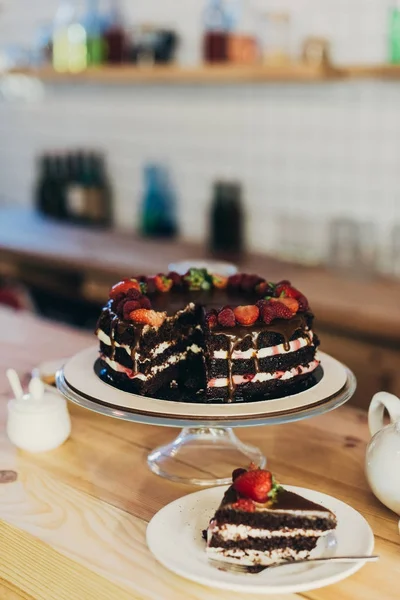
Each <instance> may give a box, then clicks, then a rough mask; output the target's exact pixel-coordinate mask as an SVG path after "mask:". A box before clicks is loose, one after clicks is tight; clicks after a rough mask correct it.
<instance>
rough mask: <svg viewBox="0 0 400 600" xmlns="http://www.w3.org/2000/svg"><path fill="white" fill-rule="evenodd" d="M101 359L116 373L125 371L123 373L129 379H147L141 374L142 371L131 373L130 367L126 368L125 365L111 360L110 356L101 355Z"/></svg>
mask: <svg viewBox="0 0 400 600" xmlns="http://www.w3.org/2000/svg"><path fill="white" fill-rule="evenodd" d="M102 359H103V360H104V362H106V363H107V364H108V366H109V367H111V369H112V370H113V371H117V372H118V373H125V375H127V376H128V377H129V379H141V380H142V381H146V379H147V377H146V375H143V373H133V371H132V369H128V368H127V367H124V365H120V364H119V363H118V362H116V361H115V360H111V358H108V356H104V355H103V356H102Z"/></svg>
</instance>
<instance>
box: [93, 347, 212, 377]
mask: <svg viewBox="0 0 400 600" xmlns="http://www.w3.org/2000/svg"><path fill="white" fill-rule="evenodd" d="M189 350H190V351H191V352H193V353H194V354H197V353H199V352H201V351H202V350H201V348H200V346H197V344H192V345H191V346H188V347H187V348H186V350H185V351H184V352H181V353H180V354H173V355H172V356H170V357H168V359H167V360H166V361H165V362H164V363H162V364H161V365H155V366H154V367H152V368H151V370H150V374H149V375H147V376H146V375H144V374H143V373H133V372H132V370H131V369H128V368H127V367H124V365H121V364H120V363H118V362H116V361H115V360H112V359H111V358H109V357H108V356H104V355H103V356H102V359H103V360H104V361H105V362H106V363H107V364H108V365H109V366H110V367H111V368H112V369H113V371H117V372H119V373H125V374H126V375H127V376H128V377H129V378H130V379H142V380H143V381H146V380H147V379H148V378H149V377H152V376H153V375H155V374H156V373H159V372H160V371H163V370H164V369H166V368H167V367H169V366H170V365H173V364H175V363H177V362H179V361H181V360H183V359H185V358H186V354H187V352H188V351H189Z"/></svg>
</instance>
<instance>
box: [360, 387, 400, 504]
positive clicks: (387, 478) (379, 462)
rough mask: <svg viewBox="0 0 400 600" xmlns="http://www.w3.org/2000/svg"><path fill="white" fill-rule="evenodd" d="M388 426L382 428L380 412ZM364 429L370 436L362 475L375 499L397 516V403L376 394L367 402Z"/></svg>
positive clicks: (399, 459)
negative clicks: (388, 422) (368, 431)
mask: <svg viewBox="0 0 400 600" xmlns="http://www.w3.org/2000/svg"><path fill="white" fill-rule="evenodd" d="M385 408H386V409H387V411H388V413H389V416H390V421H391V422H390V424H389V425H386V426H384V425H383V413H384V409H385ZM368 425H369V430H370V433H371V435H372V436H373V437H372V439H371V441H370V443H369V444H368V448H367V454H366V460H365V471H366V475H367V479H368V483H369V485H370V486H371V489H372V491H373V493H374V494H375V496H376V497H377V498H378V499H379V500H380V501H381V502H382V503H383V504H385V506H387V507H388V508H390V509H391V510H393V511H394V512H395V513H397V514H398V515H400V399H399V398H397V397H396V396H394V395H393V394H388V393H387V392H378V393H377V394H375V396H374V397H373V398H372V400H371V404H370V405H369V411H368Z"/></svg>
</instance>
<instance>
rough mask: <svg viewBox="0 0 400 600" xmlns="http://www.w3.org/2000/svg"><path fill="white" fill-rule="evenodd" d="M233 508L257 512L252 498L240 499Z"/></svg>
mask: <svg viewBox="0 0 400 600" xmlns="http://www.w3.org/2000/svg"><path fill="white" fill-rule="evenodd" d="M232 508H236V509H237V510H243V511H245V512H254V511H255V510H256V507H255V504H254V502H253V501H252V500H250V498H239V500H237V502H235V503H234V504H232Z"/></svg>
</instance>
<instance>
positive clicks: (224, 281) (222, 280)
mask: <svg viewBox="0 0 400 600" xmlns="http://www.w3.org/2000/svg"><path fill="white" fill-rule="evenodd" d="M211 277H212V282H213V286H214V287H215V288H218V289H219V290H224V289H225V288H226V286H227V285H228V278H227V277H224V276H223V275H216V274H215V273H213V274H212V275H211Z"/></svg>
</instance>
